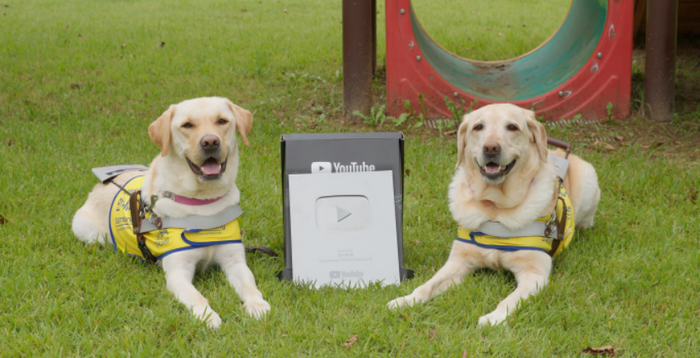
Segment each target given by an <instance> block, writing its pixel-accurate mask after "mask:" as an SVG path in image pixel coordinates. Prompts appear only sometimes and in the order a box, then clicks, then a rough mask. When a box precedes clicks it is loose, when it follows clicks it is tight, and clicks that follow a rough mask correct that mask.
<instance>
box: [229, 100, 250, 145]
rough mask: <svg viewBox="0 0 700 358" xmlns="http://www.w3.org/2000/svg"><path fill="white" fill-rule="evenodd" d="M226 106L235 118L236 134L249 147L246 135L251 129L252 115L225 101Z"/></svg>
mask: <svg viewBox="0 0 700 358" xmlns="http://www.w3.org/2000/svg"><path fill="white" fill-rule="evenodd" d="M226 104H227V105H228V107H229V108H230V109H231V112H233V114H234V115H235V116H236V128H238V133H240V134H241V138H242V139H243V143H245V145H247V146H250V143H249V142H248V134H249V133H250V130H251V129H252V128H253V114H252V113H250V111H248V110H246V109H243V108H241V107H239V106H237V105H235V104H233V102H231V101H229V100H228V99H227V100H226Z"/></svg>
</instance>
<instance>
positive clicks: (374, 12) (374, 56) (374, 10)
mask: <svg viewBox="0 0 700 358" xmlns="http://www.w3.org/2000/svg"><path fill="white" fill-rule="evenodd" d="M370 1H371V2H372V4H370V6H371V7H372V16H371V21H372V77H374V73H375V72H376V71H377V0H370Z"/></svg>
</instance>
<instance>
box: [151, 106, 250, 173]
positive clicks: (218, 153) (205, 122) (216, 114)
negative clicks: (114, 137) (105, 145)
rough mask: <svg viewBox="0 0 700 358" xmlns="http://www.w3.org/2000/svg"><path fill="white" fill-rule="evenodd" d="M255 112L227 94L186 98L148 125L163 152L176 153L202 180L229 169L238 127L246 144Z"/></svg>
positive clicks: (163, 153) (164, 154)
mask: <svg viewBox="0 0 700 358" xmlns="http://www.w3.org/2000/svg"><path fill="white" fill-rule="evenodd" d="M252 124H253V117H252V114H251V113H250V112H249V111H247V110H245V109H243V108H241V107H238V106H237V105H235V104H233V103H232V102H231V101H229V100H228V99H225V98H219V97H208V98H196V99H191V100H187V101H183V102H181V103H178V104H176V105H171V106H170V108H169V109H168V110H167V111H165V113H163V115H161V116H160V118H158V119H157V120H156V121H155V122H153V123H151V125H150V126H149V127H148V134H149V135H150V136H151V139H152V140H153V142H155V143H156V144H157V145H158V146H159V147H160V148H161V156H166V155H174V156H176V157H178V158H180V159H182V160H184V161H186V162H187V164H188V166H189V168H190V170H191V171H192V173H193V174H194V175H196V176H197V178H198V179H199V180H201V181H210V180H217V179H219V178H221V176H222V175H223V173H224V172H225V171H226V165H227V163H228V159H229V156H230V155H231V154H232V153H233V152H234V151H235V150H236V130H238V132H239V133H240V134H241V138H242V139H243V142H244V143H245V144H246V145H249V143H248V133H250V129H251V127H252Z"/></svg>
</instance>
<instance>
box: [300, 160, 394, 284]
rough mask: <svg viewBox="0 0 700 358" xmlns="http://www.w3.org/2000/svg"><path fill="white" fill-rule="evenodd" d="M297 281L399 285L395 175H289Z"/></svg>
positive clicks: (369, 173) (373, 173)
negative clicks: (394, 192) (394, 191)
mask: <svg viewBox="0 0 700 358" xmlns="http://www.w3.org/2000/svg"><path fill="white" fill-rule="evenodd" d="M289 209H290V211H289V212H290V219H291V220H290V222H291V227H290V229H291V237H292V239H293V240H294V245H293V246H292V250H291V251H292V252H291V254H292V262H294V272H293V276H294V281H297V282H304V283H311V284H313V285H314V287H317V288H318V287H321V286H324V285H334V286H336V285H337V286H343V287H365V286H366V285H367V284H369V283H371V282H381V284H382V285H397V284H399V283H400V282H401V280H400V275H399V261H398V258H399V255H398V251H397V246H396V220H395V216H394V195H393V177H392V172H391V171H375V172H360V173H332V174H322V175H319V174H318V173H314V174H292V175H289Z"/></svg>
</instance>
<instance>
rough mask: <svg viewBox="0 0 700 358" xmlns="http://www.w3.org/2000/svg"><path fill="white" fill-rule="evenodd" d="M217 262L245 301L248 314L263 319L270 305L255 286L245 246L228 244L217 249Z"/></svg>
mask: <svg viewBox="0 0 700 358" xmlns="http://www.w3.org/2000/svg"><path fill="white" fill-rule="evenodd" d="M215 260H216V262H218V263H219V266H220V267H221V268H222V270H224V273H225V274H226V278H228V282H230V283H231V286H233V289H234V290H236V293H237V294H238V297H240V298H241V301H243V309H244V310H245V311H246V313H248V315H249V316H251V317H253V318H256V319H260V318H262V317H263V316H264V315H265V314H266V313H267V312H268V311H269V310H270V304H269V303H267V301H265V300H264V299H263V295H262V293H261V292H260V290H258V287H257V286H256V285H255V277H253V273H252V272H251V271H250V268H248V265H247V264H246V261H245V249H244V247H243V245H241V244H228V245H221V246H219V247H217V250H216V254H215Z"/></svg>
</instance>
